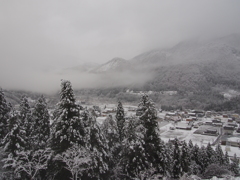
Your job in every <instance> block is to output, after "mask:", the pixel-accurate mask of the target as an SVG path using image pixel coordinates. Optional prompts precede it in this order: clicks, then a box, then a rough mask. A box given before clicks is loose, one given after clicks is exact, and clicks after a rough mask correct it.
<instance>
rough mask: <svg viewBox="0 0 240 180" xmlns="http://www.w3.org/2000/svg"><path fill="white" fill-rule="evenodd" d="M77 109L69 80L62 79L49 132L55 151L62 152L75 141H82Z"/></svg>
mask: <svg viewBox="0 0 240 180" xmlns="http://www.w3.org/2000/svg"><path fill="white" fill-rule="evenodd" d="M79 111H80V110H79V106H78V105H77V104H76V103H75V97H74V94H73V89H72V85H71V83H70V81H66V80H62V83H61V92H60V102H59V103H58V107H57V109H56V110H55V112H54V119H53V120H54V121H53V130H52V134H51V147H52V149H53V150H54V151H55V152H56V153H61V152H64V151H65V150H67V149H68V148H69V147H71V146H72V145H73V144H75V143H80V144H82V143H83V137H82V136H81V135H80V132H81V129H82V128H83V127H82V123H81V121H80V114H79V113H80V112H79Z"/></svg>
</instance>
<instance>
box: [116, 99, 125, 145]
mask: <svg viewBox="0 0 240 180" xmlns="http://www.w3.org/2000/svg"><path fill="white" fill-rule="evenodd" d="M116 120H117V127H118V134H119V141H120V142H122V140H123V139H124V123H125V117H124V109H123V106H122V103H121V102H120V101H119V102H118V106H117V112H116Z"/></svg>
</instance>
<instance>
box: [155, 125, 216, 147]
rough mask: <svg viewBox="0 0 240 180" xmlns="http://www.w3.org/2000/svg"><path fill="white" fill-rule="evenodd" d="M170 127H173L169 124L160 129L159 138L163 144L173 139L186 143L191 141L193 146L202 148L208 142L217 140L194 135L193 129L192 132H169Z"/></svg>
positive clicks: (214, 137)
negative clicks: (196, 145)
mask: <svg viewBox="0 0 240 180" xmlns="http://www.w3.org/2000/svg"><path fill="white" fill-rule="evenodd" d="M161 124H162V123H161ZM161 124H160V126H161ZM170 127H174V125H173V124H171V123H167V124H166V125H165V126H162V127H160V137H161V139H162V140H163V141H165V142H167V141H168V140H169V139H174V138H178V139H179V140H180V141H182V140H185V141H186V142H189V140H190V139H191V140H192V142H193V144H198V145H199V146H202V145H207V144H208V143H209V142H210V143H213V142H214V141H215V140H216V138H217V136H207V135H201V134H194V132H195V131H196V129H195V128H193V129H192V130H181V129H175V130H170Z"/></svg>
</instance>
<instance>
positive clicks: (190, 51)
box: [71, 34, 240, 105]
mask: <svg viewBox="0 0 240 180" xmlns="http://www.w3.org/2000/svg"><path fill="white" fill-rule="evenodd" d="M71 70H75V71H76V72H85V73H86V74H87V75H86V76H88V75H89V76H90V77H93V80H92V81H91V82H92V83H94V82H95V81H96V83H94V84H95V89H98V88H100V89H101V88H103V89H104V93H105V92H106V91H107V89H108V88H109V92H110V91H111V92H114V91H113V90H112V88H117V89H132V90H138V91H141V90H144V91H150V90H151V91H157V92H159V91H178V95H177V96H175V97H171V98H170V99H169V97H168V98H167V99H166V97H165V96H164V97H163V96H161V97H160V96H159V98H156V100H157V101H158V102H159V103H161V104H162V103H168V104H171V103H175V104H184V103H185V104H188V103H189V102H191V103H192V102H193V101H197V102H196V103H195V104H194V105H200V104H210V103H212V102H214V103H218V102H222V101H223V97H224V92H228V91H230V90H234V91H236V92H237V94H239V92H240V35H239V34H234V35H230V36H226V37H222V38H216V39H212V40H199V39H192V40H188V41H183V42H180V43H178V44H177V45H175V46H173V47H171V48H165V49H154V50H152V51H149V52H145V53H142V54H140V55H137V56H135V57H134V58H132V59H129V60H125V59H122V58H114V59H112V60H110V61H108V62H106V63H104V64H101V65H97V66H95V67H93V68H92V69H88V70H85V69H84V68H83V69H82V66H81V67H76V68H72V69H71ZM94 78H96V79H97V80H95V81H94ZM110 89H111V90H110ZM117 92H118V91H117ZM118 93H119V92H118ZM106 94H107V93H106ZM110 94H111V97H114V93H110ZM119 97H121V96H120V95H118V98H119ZM233 97H234V96H233ZM128 98H130V97H128Z"/></svg>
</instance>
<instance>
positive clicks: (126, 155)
mask: <svg viewBox="0 0 240 180" xmlns="http://www.w3.org/2000/svg"><path fill="white" fill-rule="evenodd" d="M144 131H145V128H144V127H143V125H142V124H140V123H139V121H138V120H137V119H134V118H131V119H130V120H129V121H128V123H127V127H126V136H125V139H124V140H123V160H122V167H123V172H124V174H126V175H127V177H129V178H136V177H137V176H138V175H139V174H141V172H143V171H145V170H146V169H148V167H149V165H148V159H147V157H146V154H145V149H144V140H143V137H144Z"/></svg>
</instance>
